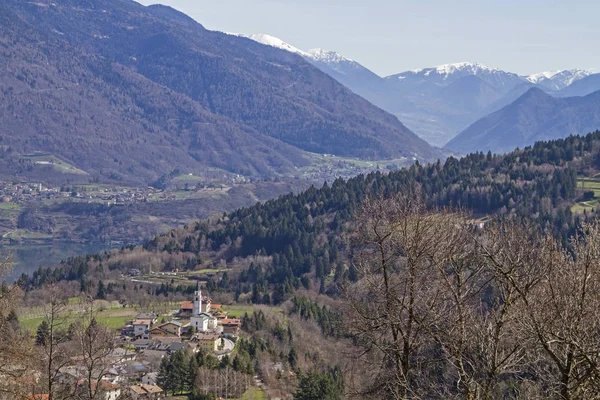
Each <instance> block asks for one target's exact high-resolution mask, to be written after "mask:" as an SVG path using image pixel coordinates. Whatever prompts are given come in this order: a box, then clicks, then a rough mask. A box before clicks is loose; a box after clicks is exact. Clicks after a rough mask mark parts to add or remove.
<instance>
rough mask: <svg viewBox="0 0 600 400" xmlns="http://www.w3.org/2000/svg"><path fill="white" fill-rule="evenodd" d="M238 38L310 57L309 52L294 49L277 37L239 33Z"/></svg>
mask: <svg viewBox="0 0 600 400" xmlns="http://www.w3.org/2000/svg"><path fill="white" fill-rule="evenodd" d="M237 36H241V37H245V38H248V39H252V40H254V41H255V42H258V43H261V44H264V45H267V46H271V47H277V48H278V49H282V50H286V51H289V52H291V53H296V54H299V55H301V56H302V57H310V55H309V54H308V53H307V52H305V51H302V50H300V49H299V48H297V47H294V46H292V45H291V44H288V43H286V42H284V41H283V40H281V39H279V38H276V37H275V36H271V35H267V34H264V33H254V34H252V35H245V34H243V33H239V34H237Z"/></svg>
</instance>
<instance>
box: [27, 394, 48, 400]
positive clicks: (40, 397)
mask: <svg viewBox="0 0 600 400" xmlns="http://www.w3.org/2000/svg"><path fill="white" fill-rule="evenodd" d="M27 398H28V399H29V400H48V399H49V398H50V395H49V394H47V393H40V394H31V395H29V396H28V397H27Z"/></svg>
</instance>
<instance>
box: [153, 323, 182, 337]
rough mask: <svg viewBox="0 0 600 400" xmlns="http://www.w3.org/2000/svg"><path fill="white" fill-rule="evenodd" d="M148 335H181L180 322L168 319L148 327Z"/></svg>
mask: <svg viewBox="0 0 600 400" xmlns="http://www.w3.org/2000/svg"><path fill="white" fill-rule="evenodd" d="M150 337H151V338H156V337H181V322H177V321H169V322H166V323H164V324H161V325H158V326H155V327H154V328H152V329H150Z"/></svg>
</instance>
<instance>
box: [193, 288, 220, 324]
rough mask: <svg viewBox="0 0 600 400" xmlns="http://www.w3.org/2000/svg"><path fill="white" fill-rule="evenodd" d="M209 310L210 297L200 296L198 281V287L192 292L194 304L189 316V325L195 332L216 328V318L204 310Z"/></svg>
mask: <svg viewBox="0 0 600 400" xmlns="http://www.w3.org/2000/svg"><path fill="white" fill-rule="evenodd" d="M207 309H208V310H210V299H208V297H204V298H203V297H202V290H201V289H200V283H198V289H197V290H196V292H194V306H193V311H192V316H191V317H190V325H191V326H192V327H193V328H194V330H195V331H196V332H207V331H210V330H214V329H216V328H217V320H216V318H215V317H213V316H212V315H210V314H209V313H208V312H207V311H206V310H207Z"/></svg>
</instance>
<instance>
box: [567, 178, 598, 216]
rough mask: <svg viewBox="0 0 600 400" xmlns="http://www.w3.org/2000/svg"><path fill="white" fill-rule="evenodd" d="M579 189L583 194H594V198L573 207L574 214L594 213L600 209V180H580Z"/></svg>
mask: <svg viewBox="0 0 600 400" xmlns="http://www.w3.org/2000/svg"><path fill="white" fill-rule="evenodd" d="M577 187H578V188H579V189H581V190H582V191H583V192H589V191H593V192H594V198H593V199H591V200H587V201H580V202H579V203H576V204H574V205H573V206H572V207H571V212H573V213H574V214H581V213H583V212H584V211H592V210H593V209H595V208H597V207H598V201H599V200H600V178H598V177H593V178H579V180H578V182H577Z"/></svg>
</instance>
